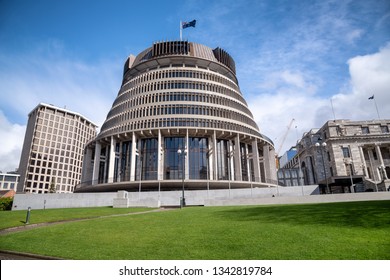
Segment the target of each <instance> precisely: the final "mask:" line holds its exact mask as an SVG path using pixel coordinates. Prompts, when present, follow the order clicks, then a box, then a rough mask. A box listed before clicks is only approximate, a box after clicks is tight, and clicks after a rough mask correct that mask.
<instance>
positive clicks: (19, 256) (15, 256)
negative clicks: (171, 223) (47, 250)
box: [0, 208, 172, 260]
mask: <svg viewBox="0 0 390 280" xmlns="http://www.w3.org/2000/svg"><path fill="white" fill-rule="evenodd" d="M167 210H172V208H159V209H155V210H150V211H143V212H131V213H124V214H114V215H108V216H99V217H92V218H80V219H72V220H66V221H59V222H47V223H39V224H30V225H24V226H19V227H12V228H6V229H1V230H0V236H1V235H5V234H9V233H14V232H20V231H26V230H29V229H33V228H39V227H46V226H51V225H57V224H65V223H72V222H79V221H87V220H95V219H102V218H108V217H119V216H130V215H140V214H148V213H154V212H161V211H167ZM0 260H60V259H58V258H53V257H48V256H41V255H35V254H29V253H21V252H13V251H7V250H0Z"/></svg>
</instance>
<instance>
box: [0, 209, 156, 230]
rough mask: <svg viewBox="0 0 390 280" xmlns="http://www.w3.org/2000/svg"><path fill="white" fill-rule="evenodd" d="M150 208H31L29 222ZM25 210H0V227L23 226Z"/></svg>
mask: <svg viewBox="0 0 390 280" xmlns="http://www.w3.org/2000/svg"><path fill="white" fill-rule="evenodd" d="M148 210H152V209H151V208H112V207H96V208H94V207H92V208H67V209H47V210H31V212H30V224H38V223H46V222H56V221H66V220H73V219H84V218H93V217H100V216H108V215H115V214H125V213H132V212H141V211H148ZM26 216H27V210H18V211H0V229H5V228H10V227H18V226H24V225H25V222H26Z"/></svg>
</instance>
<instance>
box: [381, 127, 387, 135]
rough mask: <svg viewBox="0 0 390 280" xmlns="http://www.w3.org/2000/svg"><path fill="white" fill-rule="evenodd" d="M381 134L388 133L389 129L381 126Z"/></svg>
mask: <svg viewBox="0 0 390 280" xmlns="http://www.w3.org/2000/svg"><path fill="white" fill-rule="evenodd" d="M381 131H382V133H389V127H388V126H381Z"/></svg>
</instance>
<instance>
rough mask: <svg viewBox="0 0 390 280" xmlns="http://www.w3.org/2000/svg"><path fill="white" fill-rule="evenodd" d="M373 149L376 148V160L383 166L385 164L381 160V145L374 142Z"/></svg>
mask: <svg viewBox="0 0 390 280" xmlns="http://www.w3.org/2000/svg"><path fill="white" fill-rule="evenodd" d="M375 149H376V153H377V154H378V160H379V162H380V165H381V166H384V165H385V164H384V162H383V157H382V152H381V147H380V146H379V145H377V144H375Z"/></svg>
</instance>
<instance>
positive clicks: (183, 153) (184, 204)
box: [177, 149, 187, 208]
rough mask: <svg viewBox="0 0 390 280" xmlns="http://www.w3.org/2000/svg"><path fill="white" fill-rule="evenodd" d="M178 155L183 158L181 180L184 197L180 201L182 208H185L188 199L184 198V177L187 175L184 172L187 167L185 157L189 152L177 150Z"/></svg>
mask: <svg viewBox="0 0 390 280" xmlns="http://www.w3.org/2000/svg"><path fill="white" fill-rule="evenodd" d="M177 154H178V155H179V156H182V164H181V166H182V174H181V178H182V197H181V199H180V208H183V207H184V206H186V199H185V197H184V177H185V176H184V175H185V170H184V165H185V156H186V155H187V150H185V149H184V150H181V149H178V150H177Z"/></svg>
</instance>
